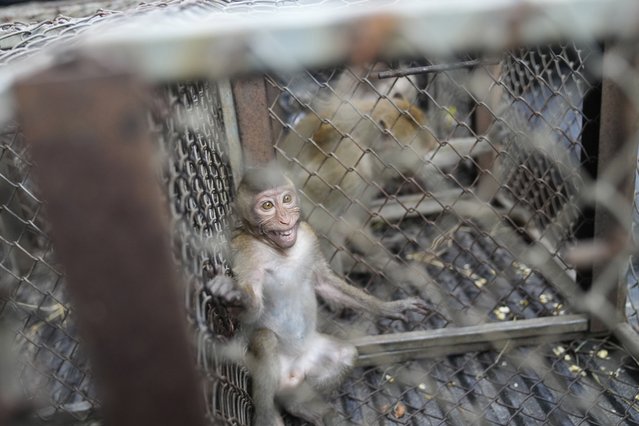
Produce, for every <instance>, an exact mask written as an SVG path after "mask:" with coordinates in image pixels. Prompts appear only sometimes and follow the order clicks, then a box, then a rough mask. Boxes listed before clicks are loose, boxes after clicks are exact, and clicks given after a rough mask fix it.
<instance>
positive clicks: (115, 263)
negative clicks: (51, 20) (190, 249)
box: [15, 60, 204, 426]
mask: <svg viewBox="0 0 639 426" xmlns="http://www.w3.org/2000/svg"><path fill="white" fill-rule="evenodd" d="M15 93H16V99H17V102H18V109H19V116H20V119H21V123H22V125H23V128H24V133H25V136H26V140H27V142H28V144H29V146H30V149H31V153H32V156H33V159H34V161H35V163H36V165H37V166H36V178H37V180H38V182H39V184H40V189H41V193H42V196H43V198H44V200H45V202H46V211H47V215H48V219H49V221H50V225H51V235H52V239H53V242H54V246H55V249H56V254H57V256H56V258H57V259H58V261H59V262H60V263H61V264H62V266H63V269H64V270H65V272H66V275H67V284H68V289H69V293H70V295H71V297H72V300H73V302H74V304H73V306H74V314H75V319H76V320H77V322H78V324H79V328H80V331H81V333H82V336H83V343H84V348H85V349H86V350H87V352H88V354H89V356H90V358H91V363H92V367H93V370H94V372H95V376H96V383H97V386H98V391H100V397H101V401H102V407H103V414H104V418H105V424H109V425H119V426H120V425H131V426H133V425H136V426H140V425H155V426H157V425H167V426H169V425H176V426H177V425H185V424H188V425H203V424H204V408H203V398H202V395H201V392H200V389H199V386H198V378H197V374H196V371H195V368H194V365H195V356H194V354H193V350H192V348H191V345H192V342H191V341H190V339H189V338H188V335H187V328H186V321H185V314H184V312H183V311H182V308H181V306H180V303H179V302H178V300H179V298H178V296H179V288H178V278H177V274H176V271H175V268H174V262H173V261H172V257H171V254H170V246H169V232H168V226H167V218H166V217H165V215H164V214H163V211H164V210H165V209H164V208H163V206H162V202H161V196H160V191H159V186H158V183H157V179H156V175H155V174H154V172H153V171H152V167H151V160H152V158H153V152H152V150H151V144H150V140H149V135H148V133H147V132H146V131H145V129H146V124H145V121H146V120H145V109H144V108H143V104H142V95H143V92H142V90H140V86H139V85H138V84H137V82H136V81H135V80H134V79H132V78H131V77H130V76H129V75H128V74H126V73H121V72H117V73H116V72H112V70H107V69H105V68H104V67H102V66H100V65H99V64H96V63H95V62H92V61H88V60H76V61H73V62H72V63H69V64H66V65H62V66H58V67H56V68H54V69H51V70H48V71H45V72H42V73H38V74H37V75H33V76H30V77H28V78H26V79H25V80H23V81H21V82H19V83H18V84H17V87H16V89H15Z"/></svg>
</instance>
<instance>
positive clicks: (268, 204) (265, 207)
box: [262, 201, 273, 210]
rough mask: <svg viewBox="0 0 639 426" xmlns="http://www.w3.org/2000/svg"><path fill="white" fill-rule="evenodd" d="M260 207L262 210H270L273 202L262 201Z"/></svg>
mask: <svg viewBox="0 0 639 426" xmlns="http://www.w3.org/2000/svg"><path fill="white" fill-rule="evenodd" d="M262 208H263V209H264V210H271V209H272V208H273V203H271V202H270V201H264V202H263V203H262Z"/></svg>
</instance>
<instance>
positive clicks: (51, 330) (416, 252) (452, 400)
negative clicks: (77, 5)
mask: <svg viewBox="0 0 639 426" xmlns="http://www.w3.org/2000/svg"><path fill="white" fill-rule="evenodd" d="M363 3H366V2H360V1H346V0H344V1H308V2H307V1H298V2H293V1H290V2H289V1H286V2H272V1H260V2H255V1H250V2H249V1H244V2H223V1H210V2H206V1H195V2H184V1H171V2H158V3H150V4H145V5H141V6H140V7H138V8H137V9H136V10H134V11H130V12H129V13H130V14H133V13H136V14H148V13H155V12H157V11H158V10H165V9H167V8H174V9H173V10H175V11H179V12H180V13H181V16H182V17H184V19H197V18H198V17H199V16H200V15H203V14H205V13H206V12H213V11H216V12H220V13H237V14H243V13H249V14H259V13H273V12H274V11H276V10H278V8H293V7H295V8H307V9H308V10H309V11H312V10H314V9H316V8H317V9H319V8H322V7H340V8H344V9H348V8H357V7H361V6H362V4H363ZM389 3H392V2H389ZM123 15H124V14H121V13H120V12H116V11H101V12H99V13H96V14H94V15H92V16H88V17H85V18H65V17H58V18H56V19H53V20H51V21H46V22H41V23H38V24H21V23H12V24H5V25H3V26H1V27H0V48H1V49H2V50H1V51H0V64H8V63H12V62H14V61H17V60H20V59H22V58H24V57H26V56H30V55H34V54H36V52H38V51H42V50H45V51H46V50H48V49H51V48H52V47H53V46H54V45H57V44H63V43H65V44H68V43H72V42H73V41H75V40H77V37H76V36H77V35H78V34H80V33H82V32H84V31H87V30H91V29H95V28H97V27H98V25H100V24H101V23H104V22H110V21H114V20H117V19H120V17H121V16H123ZM591 55H592V52H591V50H590V49H588V48H585V47H580V46H575V45H572V44H570V43H568V44H564V45H558V46H554V47H539V48H528V49H517V50H513V51H510V52H504V53H503V54H502V55H501V56H499V57H498V58H495V57H491V58H482V57H478V58H474V57H457V58H450V57H448V58H423V59H420V60H418V59H413V60H411V61H396V62H391V63H388V62H378V63H374V64H369V65H361V66H343V67H338V68H335V69H325V70H306V71H302V72H299V73H291V74H286V75H282V74H276V73H270V74H268V75H266V76H265V81H266V84H267V86H268V89H269V90H268V91H269V93H270V94H271V99H270V108H269V113H270V116H271V119H272V125H273V127H274V128H275V133H276V135H277V136H276V138H275V141H274V146H275V151H276V153H277V155H278V157H279V159H280V161H282V164H285V165H286V166H288V167H291V170H292V171H293V172H294V173H297V175H296V176H298V177H299V176H302V178H300V180H298V184H299V186H300V189H301V191H302V193H303V194H304V196H305V201H306V206H305V207H306V215H307V216H308V217H309V221H311V223H312V224H313V225H314V226H315V228H316V229H317V230H318V232H319V235H320V237H321V238H322V239H323V250H324V252H325V254H326V256H327V257H328V258H329V259H330V260H331V264H332V265H333V267H334V268H336V270H337V271H338V272H340V273H341V274H342V275H343V276H344V277H345V279H346V280H347V281H349V282H350V283H351V284H353V285H355V286H358V287H360V288H364V289H366V290H367V291H369V292H370V293H372V294H375V295H376V296H378V297H380V298H385V299H390V298H400V297H406V296H408V295H418V296H420V297H422V298H423V299H425V300H426V301H427V302H428V303H429V304H430V306H431V308H432V310H431V312H430V313H429V314H427V315H422V314H416V313H411V314H409V315H408V320H407V321H399V320H388V319H381V320H374V319H373V318H370V317H367V316H365V315H362V314H360V313H359V312H352V311H335V310H332V309H330V308H329V307H327V306H322V308H321V318H320V324H321V327H322V329H323V331H326V332H329V333H331V334H334V335H337V336H340V337H342V338H345V339H349V338H352V337H358V336H363V335H374V334H390V333H397V332H403V331H429V330H437V329H445V328H447V327H458V326H465V325H475V324H481V323H496V322H502V321H516V320H524V319H533V318H540V317H553V316H563V315H567V314H571V313H574V309H573V308H572V307H571V305H570V300H567V299H566V298H565V296H564V295H562V294H561V292H559V291H558V290H557V289H556V288H555V286H554V285H553V283H552V282H551V281H550V280H549V279H548V278H547V276H546V275H545V274H544V272H545V271H543V270H539V269H536V268H534V267H532V266H530V265H529V263H528V262H527V259H524V258H520V257H518V256H517V255H516V253H517V251H516V250H513V249H512V247H513V246H512V244H513V240H516V243H517V244H521V243H522V242H523V243H524V244H528V243H530V242H540V243H542V244H543V245H544V247H546V248H547V250H548V251H549V252H550V253H551V254H552V256H553V257H554V258H555V259H556V260H557V261H558V262H559V263H561V264H562V265H564V266H565V260H564V259H563V258H562V257H561V255H560V253H561V252H562V250H564V249H566V248H567V247H568V246H569V244H571V243H573V242H574V241H575V233H574V232H575V230H576V229H578V227H579V226H580V220H581V219H582V217H581V215H582V214H583V208H582V207H583V200H582V198H581V197H580V195H579V194H580V192H581V191H583V190H584V188H585V187H586V183H585V182H584V179H583V171H582V169H581V166H583V165H584V164H585V163H586V162H590V161H592V160H593V159H592V157H591V155H590V154H589V153H588V152H587V150H586V149H584V147H583V146H582V140H583V138H584V133H583V132H584V128H586V127H587V125H588V124H592V123H594V122H596V120H597V118H598V117H596V116H589V115H588V114H586V113H584V99H585V98H586V97H587V96H588V95H589V93H591V91H592V90H595V89H596V82H593V81H591V78H590V77H589V75H590V74H589V69H588V67H587V63H588V61H589V60H591ZM427 59H428V60H427ZM469 59H481V61H480V63H479V64H478V65H474V66H472V67H467V66H464V67H461V66H460V67H455V66H451V67H448V68H449V69H447V70H446V71H436V72H435V71H433V72H425V73H419V74H415V75H412V76H410V77H407V76H400V77H392V78H379V76H378V73H379V72H381V71H385V70H389V69H390V70H396V71H401V70H405V69H407V68H410V67H415V66H425V65H428V64H431V63H432V64H437V63H448V64H454V63H456V62H461V61H466V60H469ZM219 90H220V89H219V87H218V85H217V84H216V82H211V81H204V80H201V81H188V82H172V83H169V84H166V85H164V86H162V87H158V88H157V89H156V90H155V92H154V95H155V96H154V102H153V106H152V107H151V108H150V112H149V126H150V129H151V132H152V134H153V136H154V139H155V140H156V142H157V143H156V145H157V148H158V156H159V158H160V159H161V163H162V173H161V176H160V177H159V180H160V181H161V182H162V184H163V186H164V188H165V189H166V192H165V194H166V201H167V206H168V210H169V211H170V213H171V217H172V218H173V225H174V248H175V257H176V263H177V264H178V265H179V267H180V270H181V271H182V272H183V276H184V282H185V286H184V300H185V312H186V315H188V317H189V319H190V323H191V325H192V329H193V335H194V337H195V339H194V341H195V342H196V345H197V360H196V361H197V364H198V366H199V368H200V371H201V372H202V376H203V377H204V383H203V387H204V391H203V392H202V394H203V397H204V398H205V400H206V407H207V415H208V418H209V420H210V421H211V422H212V423H214V422H218V423H219V422H223V423H226V424H241V425H248V424H250V423H251V416H252V402H251V397H250V377H249V375H248V373H247V371H246V370H245V369H244V368H242V367H239V366H237V365H234V364H229V363H224V362H221V361H220V360H218V359H216V357H215V355H214V351H213V346H214V344H215V343H216V342H218V341H227V340H228V339H229V338H230V337H231V336H232V335H233V334H234V332H235V330H236V327H237V322H236V321H235V315H234V313H233V312H232V311H231V310H230V309H228V307H226V306H224V304H223V303H221V302H220V301H219V300H218V299H216V298H215V297H214V296H213V295H211V294H210V293H209V290H208V289H207V285H206V284H207V282H208V281H209V280H210V279H211V278H212V277H213V276H215V275H217V274H229V273H231V271H230V270H229V265H230V263H229V254H228V252H227V244H228V241H229V238H230V235H229V229H230V227H231V226H232V224H233V220H234V218H233V215H232V211H231V207H230V206H231V203H232V200H233V196H234V181H235V180H236V179H238V177H239V176H234V175H233V171H232V170H231V168H230V165H229V163H230V161H229V153H228V147H227V132H228V129H226V128H225V126H224V117H223V109H222V107H221V105H220V93H219ZM335 99H338V102H339V105H341V106H340V108H343V109H341V110H340V111H339V113H338V112H336V110H335V109H334V108H333V107H334V103H333V104H331V102H335ZM403 102H406V103H403ZM327 105H328V107H327ZM331 105H333V106H331ZM331 108H333V109H331ZM386 108H388V110H389V111H391V113H389V115H388V116H383V117H382V118H383V119H381V120H380V116H379V113H378V111H379V109H386ZM411 108H414V109H411ZM342 113H344V114H351V116H352V117H354V118H353V119H352V120H351V121H350V122H348V123H346V124H345V123H344V122H343V120H342V118H341V117H342ZM420 114H423V115H424V117H425V119H422V118H421V115H420ZM486 115H487V116H488V118H489V120H488V124H486V123H485V122H483V121H482V120H485V117H486ZM389 116H390V117H391V119H390V120H389V119H388V117H389ZM308 117H314V118H315V119H317V120H318V122H317V123H316V124H317V128H319V126H324V127H323V128H324V131H325V134H327V135H332V136H333V140H332V141H330V143H328V142H326V141H325V140H322V138H321V137H319V136H318V135H316V134H315V131H316V130H317V128H313V129H310V130H309V129H304V128H303V127H302V124H303V123H304V120H305V119H308ZM482 117H483V118H482ZM403 119H406V120H407V121H408V122H409V123H411V124H410V126H407V127H410V128H412V129H414V131H415V133H410V132H409V134H408V135H407V134H405V133H404V130H405V129H403V128H401V127H400V125H399V123H400V122H401V121H402V120H403ZM348 124H350V127H348V126H347V125H348ZM360 125H362V126H364V127H365V128H366V129H367V133H366V135H367V137H366V138H359V136H360V134H359V133H358V130H357V128H358V126H360ZM295 134H297V138H293V139H292V140H293V142H294V144H293V145H292V146H290V145H288V142H287V140H288V141H289V142H290V141H291V135H295ZM335 135H337V136H335ZM22 139H23V138H22V136H21V132H20V129H19V128H18V127H17V126H16V125H15V124H10V125H7V126H6V127H4V129H3V130H2V132H1V133H0V272H1V273H0V292H1V293H0V341H1V342H2V347H12V348H14V352H15V354H13V355H14V356H11V354H5V353H4V352H3V353H1V354H0V355H1V356H2V358H3V359H2V360H1V361H2V363H1V364H0V394H10V395H17V396H22V395H26V397H27V398H28V399H31V400H35V401H38V407H39V408H38V410H37V414H38V416H40V417H42V418H44V419H45V420H47V421H52V422H53V421H54V420H58V421H60V420H59V418H58V417H59V416H62V415H64V416H66V417H64V418H65V419H68V418H70V419H71V420H68V421H67V422H70V421H72V420H73V419H77V420H78V421H84V420H86V419H91V420H93V419H96V418H99V407H100V403H99V398H98V397H97V395H96V393H95V390H94V389H93V384H92V379H91V373H90V368H89V363H88V360H87V359H86V357H85V356H84V355H83V351H82V346H81V342H79V341H78V338H77V336H76V330H75V325H74V323H73V306H72V305H71V304H70V302H69V300H68V298H67V297H66V294H65V289H64V274H63V273H62V272H61V271H60V268H59V266H58V265H57V264H56V262H55V260H54V252H53V248H52V247H51V243H50V241H49V239H48V233H47V223H46V220H45V218H44V217H43V216H42V202H41V200H40V199H39V197H38V191H37V188H35V187H34V186H33V183H32V180H31V172H32V164H31V163H30V161H29V155H28V152H27V150H26V149H25V145H24V141H23V140H22ZM393 148H395V149H394V150H393ZM398 148H399V149H398ZM318 150H319V151H320V152H321V156H320V157H319V160H318V159H317V158H316V157H314V156H316V155H317V152H318ZM386 151H388V152H386ZM345 153H346V154H347V155H346V156H344V155H343V154H345ZM349 153H350V154H349ZM406 154H408V155H406ZM349 155H350V156H349ZM312 161H318V163H317V164H313V163H312ZM331 164H333V165H337V166H336V168H337V170H339V171H340V174H337V175H335V176H329V175H327V174H324V173H323V172H322V167H330V165H331ZM366 167H370V169H367V168H366ZM314 180H315V181H317V180H319V181H320V182H321V183H322V184H323V185H324V187H323V188H324V189H323V190H322V191H316V190H315V189H314V188H313V187H312V185H313V183H312V182H314ZM349 182H355V185H354V189H353V188H351V187H349ZM486 188H488V190H487V191H486ZM491 188H492V189H491ZM335 200H339V203H337V204H336V205H332V204H331V203H333V202H334V201H335ZM333 207H335V208H333ZM486 211H488V212H489V213H488V214H487V216H488V217H490V218H492V219H491V220H486V217H487V216H486ZM351 214H352V215H353V216H349V215H351ZM351 217H352V218H355V219H357V222H356V226H354V227H351V228H350V229H349V228H348V227H346V228H345V227H344V224H343V223H341V221H342V220H344V218H347V219H349V218H351ZM495 218H496V219H495ZM349 220H350V219H349ZM347 223H348V224H352V223H350V222H347ZM353 229H355V230H358V231H363V232H364V233H365V234H366V238H364V239H358V238H357V236H356V235H353V234H352V230H353ZM349 232H350V233H349ZM635 263H636V262H635ZM565 267H566V274H568V275H569V276H571V277H574V275H575V271H574V270H572V269H570V268H569V267H567V266H565ZM635 270H636V267H635V266H634V263H633V264H632V265H631V267H630V269H629V272H628V281H629V297H628V304H627V307H626V312H627V315H628V317H629V321H630V323H631V324H633V325H634V326H635V327H636V326H637V324H638V323H639V322H638V320H637V309H636V306H637V305H636V304H637V302H636V299H637V295H638V294H639V290H637V288H638V286H637V279H636V274H635V272H634V271H635ZM573 279H574V278H573ZM5 343H7V344H5ZM5 355H6V356H5ZM4 358H7V360H6V362H5V360H4ZM12 360H13V361H12ZM636 370H637V366H636V363H635V362H634V360H633V359H632V358H631V357H630V355H628V353H627V352H626V351H624V350H623V349H622V348H620V347H619V346H618V344H617V342H616V341H614V340H613V339H612V338H602V339H595V338H589V339H580V340H571V341H568V342H566V343H561V344H543V343H539V344H531V345H528V346H524V347H517V348H516V347H510V346H508V345H506V346H505V347H503V346H496V347H495V348H494V349H493V350H490V351H482V352H468V353H465V354H462V355H455V356H448V357H434V358H431V359H426V360H420V361H410V362H404V363H396V364H392V365H384V366H378V367H367V368H362V367H360V368H357V369H356V370H355V371H354V372H353V374H352V375H351V376H350V377H349V378H348V379H347V381H346V382H345V383H344V384H343V385H342V386H341V387H340V388H339V390H338V391H337V393H336V394H335V395H334V397H333V400H332V401H333V404H334V406H335V408H336V409H337V410H338V412H339V413H341V414H342V415H343V417H344V418H346V419H349V420H350V421H352V422H354V423H355V424H362V425H368V424H414V425H425V424H438V425H439V424H474V423H477V422H479V423H482V424H522V425H523V424H525V425H528V424H562V425H563V424H566V425H569V424H582V423H589V424H633V423H636V422H639V413H637V410H636V405H635V403H636V400H637V398H638V397H637V390H636V389H637V386H639V382H638V381H637V374H636V372H637V371H636ZM4 371H9V372H10V374H3V373H4ZM0 396H2V395H0ZM60 418H62V417H60ZM287 422H289V423H297V421H296V420H295V419H291V418H287Z"/></svg>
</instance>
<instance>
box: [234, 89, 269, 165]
mask: <svg viewBox="0 0 639 426" xmlns="http://www.w3.org/2000/svg"><path fill="white" fill-rule="evenodd" d="M231 86H232V91H233V98H234V101H235V113H236V116H237V127H238V131H239V135H240V141H241V144H242V148H243V153H244V165H245V167H252V166H257V165H260V164H266V163H268V162H270V161H272V160H273V159H274V158H275V152H274V150H273V138H272V129H271V120H270V118H269V113H268V107H269V104H268V95H267V92H266V83H265V80H264V77H263V76H255V77H250V78H243V79H237V80H234V81H232V82H231Z"/></svg>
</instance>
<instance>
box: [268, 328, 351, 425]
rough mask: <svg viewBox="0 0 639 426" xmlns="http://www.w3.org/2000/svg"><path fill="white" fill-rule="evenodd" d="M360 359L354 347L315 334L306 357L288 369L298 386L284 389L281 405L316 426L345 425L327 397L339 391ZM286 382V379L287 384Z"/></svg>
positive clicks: (279, 399)
mask: <svg viewBox="0 0 639 426" xmlns="http://www.w3.org/2000/svg"><path fill="white" fill-rule="evenodd" d="M356 358H357V350H356V349H355V347H354V346H352V345H350V344H348V343H346V342H341V341H339V340H337V339H334V338H332V337H330V336H326V335H323V334H319V333H316V334H314V335H313V336H310V337H309V338H308V340H307V344H306V350H305V352H304V354H303V355H302V356H300V357H298V358H297V359H295V360H294V361H293V362H292V363H291V364H290V365H288V366H286V369H287V371H289V373H288V376H290V377H291V378H292V380H293V381H294V382H295V383H296V384H297V383H300V382H299V381H298V377H296V376H297V375H299V374H302V375H303V377H304V381H303V382H302V383H300V384H299V386H295V387H294V386H290V387H285V388H283V390H282V391H281V392H280V394H279V398H278V401H279V402H280V403H281V404H282V406H283V407H284V408H285V409H286V411H288V412H289V413H291V414H293V415H295V416H298V417H301V418H303V419H306V420H308V421H310V422H312V423H313V424H315V425H345V424H348V422H347V421H345V420H344V419H342V418H341V417H340V416H339V415H338V414H337V413H336V412H335V410H332V409H331V407H330V405H329V404H328V403H326V402H325V400H324V397H325V396H326V395H328V394H330V392H331V391H333V390H334V389H336V388H337V387H338V386H339V385H340V384H341V382H342V381H343V380H344V379H345V378H346V376H347V375H348V373H349V372H350V371H351V370H352V368H353V365H354V363H355V359H356ZM285 381H286V380H285V379H283V380H282V382H283V383H284V382H285Z"/></svg>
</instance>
